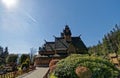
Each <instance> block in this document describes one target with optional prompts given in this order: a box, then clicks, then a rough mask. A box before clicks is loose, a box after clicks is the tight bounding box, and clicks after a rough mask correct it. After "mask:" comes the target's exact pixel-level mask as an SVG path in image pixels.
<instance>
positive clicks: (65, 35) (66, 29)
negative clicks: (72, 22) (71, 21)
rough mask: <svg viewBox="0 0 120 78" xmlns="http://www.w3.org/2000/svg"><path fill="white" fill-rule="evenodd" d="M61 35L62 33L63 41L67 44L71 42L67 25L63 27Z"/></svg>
mask: <svg viewBox="0 0 120 78" xmlns="http://www.w3.org/2000/svg"><path fill="white" fill-rule="evenodd" d="M63 33H64V39H65V40H66V41H67V42H71V35H72V33H71V30H70V28H69V26H68V25H66V26H65V29H64V31H63Z"/></svg>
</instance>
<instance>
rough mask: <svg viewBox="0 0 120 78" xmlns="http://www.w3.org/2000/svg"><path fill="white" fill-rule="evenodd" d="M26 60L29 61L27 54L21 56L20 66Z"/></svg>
mask: <svg viewBox="0 0 120 78" xmlns="http://www.w3.org/2000/svg"><path fill="white" fill-rule="evenodd" d="M27 58H29V59H30V56H29V54H22V55H21V57H20V59H19V62H20V64H22V63H24V62H25V61H26V59H27Z"/></svg>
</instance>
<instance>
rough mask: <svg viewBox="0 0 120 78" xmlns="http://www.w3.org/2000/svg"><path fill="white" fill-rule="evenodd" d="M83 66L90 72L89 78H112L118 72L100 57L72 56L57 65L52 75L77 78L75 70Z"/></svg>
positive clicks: (59, 77) (61, 77) (60, 77)
mask: <svg viewBox="0 0 120 78" xmlns="http://www.w3.org/2000/svg"><path fill="white" fill-rule="evenodd" d="M78 66H84V67H87V68H89V69H90V71H91V72H92V77H91V78H114V77H116V76H118V74H119V70H118V69H117V68H116V67H115V66H114V65H113V64H112V63H110V62H109V61H108V60H106V59H103V58H101V57H95V56H89V55H80V54H73V55H71V56H69V57H67V58H65V59H62V60H60V61H59V62H58V63H57V66H56V69H55V71H54V75H55V76H56V77H58V78H78V76H77V75H76V73H75V69H76V67H78Z"/></svg>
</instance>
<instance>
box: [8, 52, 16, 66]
mask: <svg viewBox="0 0 120 78" xmlns="http://www.w3.org/2000/svg"><path fill="white" fill-rule="evenodd" d="M17 58H18V55H17V54H9V55H8V56H7V58H6V63H7V64H9V63H16V62H17Z"/></svg>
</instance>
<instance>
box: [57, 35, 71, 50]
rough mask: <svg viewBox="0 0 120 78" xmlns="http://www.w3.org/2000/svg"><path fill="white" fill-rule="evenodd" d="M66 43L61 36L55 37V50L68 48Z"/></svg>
mask: <svg viewBox="0 0 120 78" xmlns="http://www.w3.org/2000/svg"><path fill="white" fill-rule="evenodd" d="M68 46H69V45H68V43H67V42H66V40H65V39H64V38H62V37H56V38H55V49H56V50H66V49H67V48H68Z"/></svg>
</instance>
